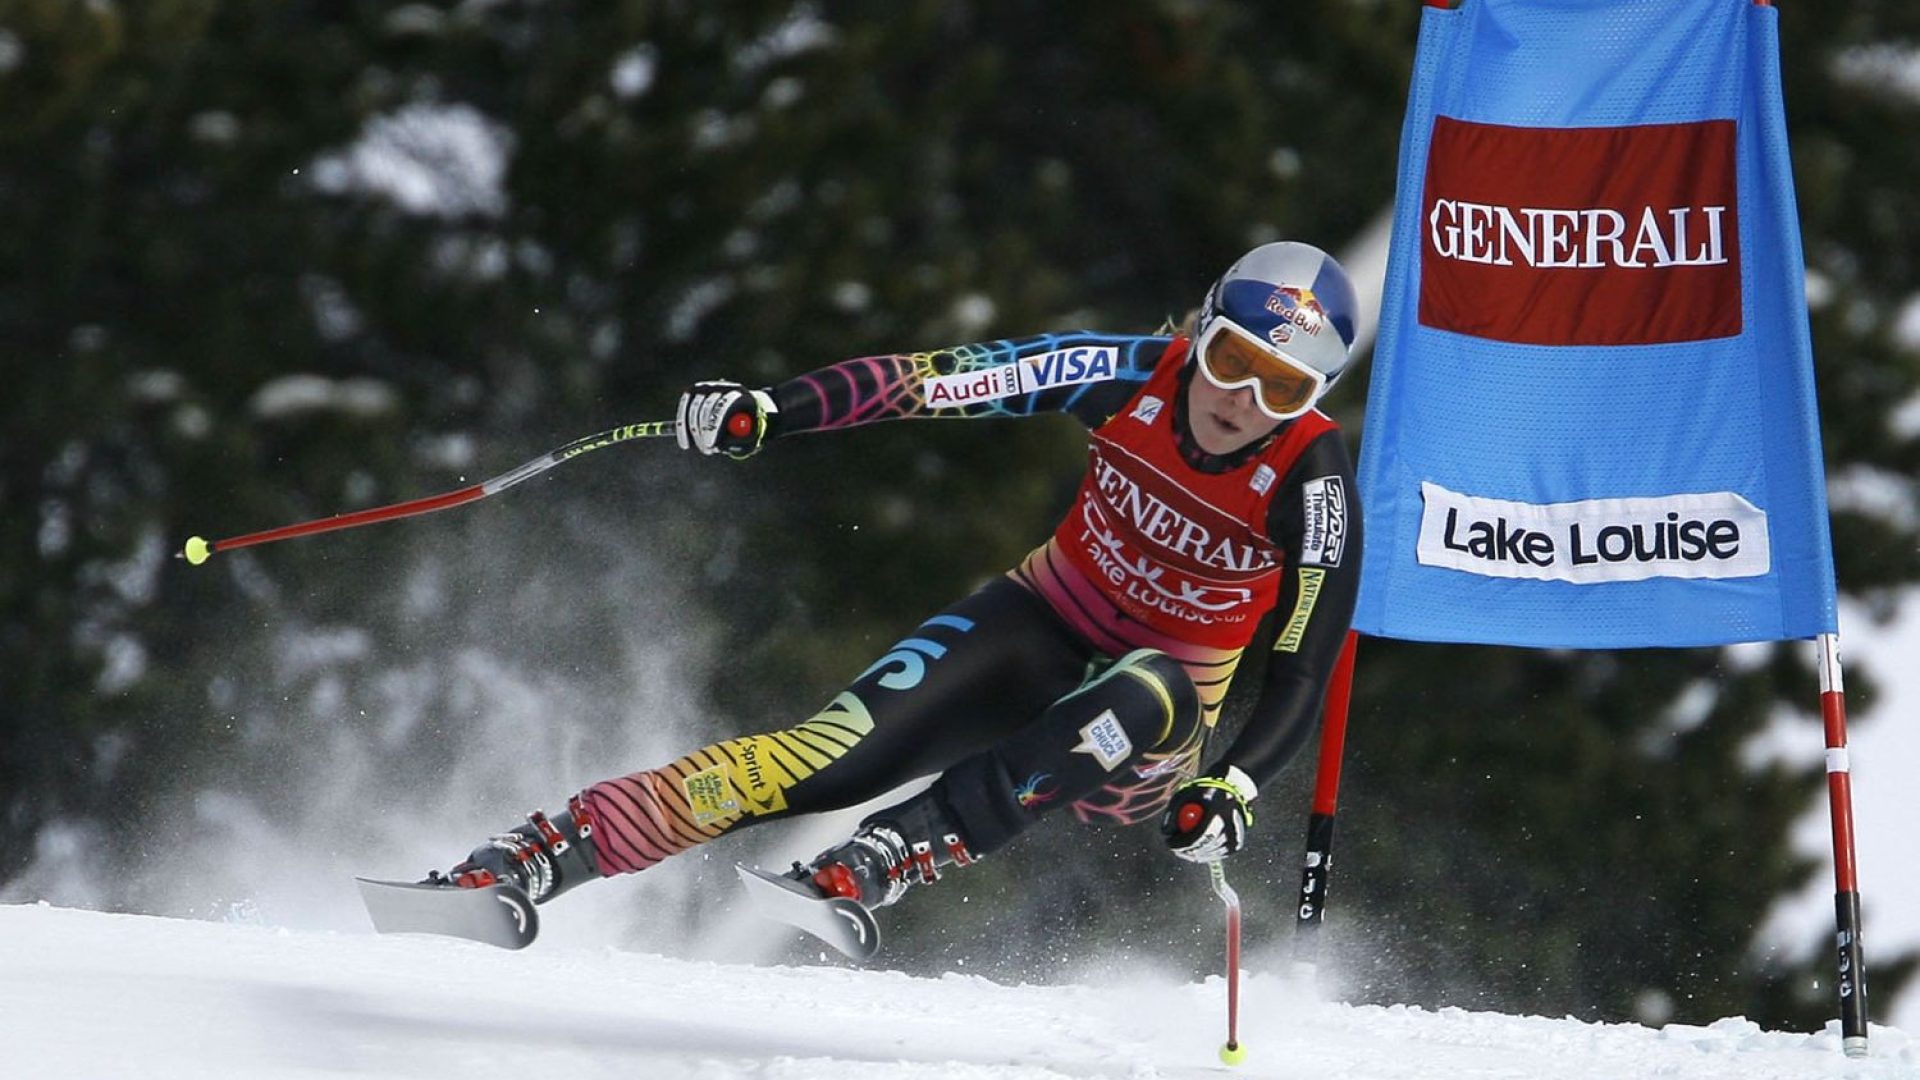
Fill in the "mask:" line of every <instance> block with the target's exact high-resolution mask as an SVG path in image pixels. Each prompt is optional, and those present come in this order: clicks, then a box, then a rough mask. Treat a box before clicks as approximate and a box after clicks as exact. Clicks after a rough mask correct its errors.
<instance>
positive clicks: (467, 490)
mask: <svg viewBox="0 0 1920 1080" xmlns="http://www.w3.org/2000/svg"><path fill="white" fill-rule="evenodd" d="M679 429H680V425H679V424H678V423H676V422H675V421H672V420H651V421H648V422H646V423H641V424H625V425H622V426H620V427H617V428H612V429H610V430H607V431H602V432H599V433H597V434H593V435H588V436H586V437H585V438H582V439H575V440H574V441H572V442H570V443H568V444H567V445H565V446H562V447H560V448H559V449H558V450H551V451H548V452H547V453H545V454H542V455H541V456H539V457H537V458H535V459H533V460H532V461H529V462H527V463H526V464H524V465H521V466H519V467H517V468H514V469H512V470H510V471H508V472H504V473H501V474H500V475H499V476H496V477H494V478H493V479H491V480H487V481H485V482H483V483H479V484H474V485H473V486H471V487H464V488H460V489H459V490H457V491H449V492H446V493H444V494H441V495H429V496H427V497H426V498H423V499H412V500H409V501H407V502H401V503H394V504H393V505H391V506H376V507H374V508H373V509H371V510H356V511H354V512H353V513H350V514H335V515H334V516H333V517H327V518H320V519H318V520H316V521H303V522H299V523H297V524H293V525H283V526H281V527H280V528H277V529H268V530H266V531H265V532H257V533H248V534H246V535H245V536H234V537H229V538H228V539H225V540H211V541H210V540H206V539H203V538H201V537H198V536H192V537H188V538H187V543H186V546H185V547H183V548H182V549H181V550H180V552H179V553H178V554H177V555H176V556H175V558H183V559H185V560H187V561H188V562H189V563H192V564H193V565H194V566H199V565H200V564H201V563H203V562H206V561H207V559H209V558H210V557H212V556H213V554H214V553H215V552H219V551H232V550H235V549H236V548H243V547H252V546H253V545H255V544H271V543H273V542H274V541H276V540H291V539H293V538H294V537H296V536H312V535H314V534H315V533H324V532H333V531H334V530H336V529H352V528H356V527H358V526H361V525H372V524H373V523H375V522H378V521H395V520H398V519H400V518H406V517H413V516H415V515H417V514H430V513H432V512H433V511H435V510H446V509H450V508H452V507H455V506H464V505H466V504H467V503H470V502H477V501H478V500H480V499H484V498H486V497H487V496H489V495H497V494H499V493H500V492H502V491H505V490H507V489H508V488H510V487H512V486H513V485H515V484H517V483H519V482H520V481H522V480H526V479H529V478H531V477H535V476H538V475H540V474H541V473H543V472H546V471H547V470H548V469H551V468H553V467H554V466H555V465H558V464H560V463H561V462H564V461H571V460H573V459H574V458H577V457H579V456H580V455H581V454H584V453H587V452H588V451H591V450H598V449H600V448H601V447H603V446H612V445H614V444H615V443H623V442H628V441H630V440H633V439H655V438H662V437H665V436H669V435H673V434H675V433H676V432H678V431H679Z"/></svg>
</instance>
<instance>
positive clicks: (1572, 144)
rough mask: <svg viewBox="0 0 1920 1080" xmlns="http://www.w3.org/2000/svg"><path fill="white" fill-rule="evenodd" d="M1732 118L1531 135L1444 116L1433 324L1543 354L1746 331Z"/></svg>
mask: <svg viewBox="0 0 1920 1080" xmlns="http://www.w3.org/2000/svg"><path fill="white" fill-rule="evenodd" d="M1734 169H1735V165H1734V125H1733V121H1731V120H1707V121H1703V122H1700V123H1693V124H1647V125H1641V126H1635V127H1608V128H1522V127H1505V126H1501V125H1497V124H1476V123H1471V122H1468V121H1465V120H1455V119H1452V118H1450V117H1445V116H1439V117H1435V118H1434V121H1433V138H1432V141H1431V143H1430V145H1429V149H1428V153H1427V181H1426V191H1425V194H1424V196H1423V199H1422V202H1421V208H1422V211H1423V213H1422V217H1421V223H1422V234H1423V235H1422V242H1421V249H1420V322H1421V324H1422V325H1424V326H1430V327H1433V328H1435V329H1438V330H1450V331H1454V332H1456V333H1461V334H1472V335H1474V336H1475V337H1483V338H1492V339H1494V340H1497V341H1512V342H1519V343H1523V344H1529V345H1651V344H1657V343H1661V342H1672V341H1699V340H1702V339H1705V338H1718V337H1731V336H1733V335H1735V334H1738V333H1739V332H1740V326H1741V319H1740V243H1739V232H1740V230H1739V208H1738V206H1737V205H1736V203H1737V198H1738V197H1737V184H1736V179H1735V171H1734Z"/></svg>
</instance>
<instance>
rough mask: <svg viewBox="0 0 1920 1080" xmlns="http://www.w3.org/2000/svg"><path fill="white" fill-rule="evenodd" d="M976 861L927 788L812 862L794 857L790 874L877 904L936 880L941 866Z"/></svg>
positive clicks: (828, 892) (827, 892)
mask: <svg viewBox="0 0 1920 1080" xmlns="http://www.w3.org/2000/svg"><path fill="white" fill-rule="evenodd" d="M976 861H977V860H976V858H975V857H974V856H973V855H972V854H971V853H969V852H968V851H967V844H966V840H965V839H963V838H962V837H961V835H960V832H959V830H958V829H957V828H955V827H954V826H953V825H952V824H951V823H950V822H949V820H948V816H947V815H946V814H945V813H943V812H941V810H940V807H939V806H938V805H937V804H936V803H935V801H934V799H933V796H932V793H931V792H923V793H921V794H920V795H918V796H915V797H914V798H912V799H909V800H907V801H906V802H904V803H902V804H900V805H899V806H896V807H892V808H891V809H887V810H882V811H880V812H879V813H877V814H875V815H874V816H872V817H870V818H868V819H867V820H865V821H863V822H861V823H860V828H859V829H858V830H857V831H855V832H854V834H853V836H852V837H851V838H850V839H848V840H847V841H846V842H845V843H842V844H839V845H837V846H835V847H831V848H828V849H827V850H826V851H823V852H821V853H820V855H819V856H818V857H816V858H815V859H814V860H813V861H812V862H811V863H807V864H805V865H801V864H800V863H794V864H793V869H792V870H790V871H788V872H787V876H788V877H790V878H792V879H794V880H796V881H806V882H811V883H812V884H813V887H814V888H815V889H818V890H819V891H820V895H822V896H828V897H832V896H844V897H846V898H847V899H849V900H853V901H856V902H857V903H859V904H860V906H862V907H865V908H868V909H872V908H877V907H886V906H887V905H888V904H891V903H894V902H895V901H897V900H899V899H900V897H901V896H903V895H904V894H905V893H906V891H907V887H908V886H910V885H913V884H915V883H920V884H931V883H932V882H934V881H937V880H938V879H939V877H940V875H939V873H938V872H937V869H936V868H938V867H942V866H966V865H968V864H970V863H973V862H976Z"/></svg>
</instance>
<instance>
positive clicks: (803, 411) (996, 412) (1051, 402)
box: [679, 333, 1172, 457]
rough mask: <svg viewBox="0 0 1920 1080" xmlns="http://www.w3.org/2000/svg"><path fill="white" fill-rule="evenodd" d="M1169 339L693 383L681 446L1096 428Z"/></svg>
mask: <svg viewBox="0 0 1920 1080" xmlns="http://www.w3.org/2000/svg"><path fill="white" fill-rule="evenodd" d="M1171 341H1172V339H1171V338H1166V337H1137V336H1131V335H1118V334H1094V333H1069V334H1041V335H1037V336H1035V337H1028V338H1016V339H1006V340H1001V341H989V342H981V343H978V344H973V345H957V346H954V347H953V348H948V349H937V350H934V351H932V352H924V353H903V354H897V355H888V356H869V357H862V358H860V359H857V360H844V361H841V362H840V363H837V364H833V365H831V366H829V367H825V368H821V369H820V370H818V371H813V372H809V373H807V374H805V375H801V376H799V377H797V378H793V379H789V380H787V381H786V382H783V383H780V384H779V385H777V386H772V387H768V388H765V389H760V390H751V389H748V388H746V387H744V386H741V385H740V384H738V383H733V382H703V383H697V384H695V385H694V386H693V387H692V388H691V389H690V390H688V391H687V393H686V394H685V395H684V396H683V397H682V398H681V401H680V411H679V421H680V445H681V446H682V447H686V448H689V449H698V450H700V451H701V452H702V453H709V454H712V453H724V454H727V455H729V456H732V457H746V456H748V455H750V454H752V453H754V452H755V451H757V450H758V449H759V448H760V446H761V444H762V443H764V442H765V440H766V439H768V438H770V437H773V436H778V435H794V434H799V433H801V432H807V431H828V430H832V429H836V428H846V427H855V426H858V425H861V424H871V423H874V422H877V421H880V420H903V419H912V418H922V417H924V418H958V419H971V418H978V417H1017V416H1031V415H1034V414H1035V413H1049V412H1065V413H1069V414H1071V415H1073V416H1075V417H1077V418H1078V419H1080V421H1081V422H1082V423H1085V424H1086V425H1087V426H1088V427H1096V426H1098V425H1099V424H1101V423H1103V422H1105V421H1106V419H1107V418H1108V417H1110V416H1112V415H1113V413H1114V412H1116V411H1118V410H1119V408H1120V407H1121V406H1122V405H1123V404H1125V403H1126V401H1127V399H1129V398H1131V397H1132V396H1133V394H1134V392H1135V391H1136V390H1138V389H1139V387H1140V384H1141V383H1143V382H1145V381H1146V380H1147V378H1148V377H1149V376H1150V375H1152V373H1153V368H1154V365H1155V364H1156V363H1157V362H1158V361H1159V360H1160V357H1161V356H1162V354H1164V353H1165V352H1166V349H1167V347H1168V345H1169V344H1170V343H1171Z"/></svg>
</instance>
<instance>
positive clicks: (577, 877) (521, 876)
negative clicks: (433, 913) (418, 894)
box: [425, 797, 600, 904]
mask: <svg viewBox="0 0 1920 1080" xmlns="http://www.w3.org/2000/svg"><path fill="white" fill-rule="evenodd" d="M599 876H600V866H599V860H598V859H597V858H596V857H595V855H594V850H593V820H592V818H591V817H589V816H588V814H587V808H586V807H585V806H583V805H582V804H581V802H580V800H579V798H577V797H576V798H573V799H570V800H568V802H567V811H566V813H563V814H561V815H559V816H558V817H554V818H549V817H547V815H546V814H544V813H542V812H541V811H538V810H535V811H534V812H533V813H531V814H528V815H527V823H526V824H525V825H521V826H517V827H516V828H514V829H513V830H512V831H511V832H505V833H501V834H499V835H498V836H495V837H494V838H493V839H491V840H488V841H487V842H486V843H485V844H482V845H481V846H479V847H477V848H474V849H473V853H472V854H471V855H468V856H467V858H466V861H464V862H462V863H460V864H459V865H457V866H455V867H454V868H453V869H452V870H450V871H448V872H447V873H444V874H443V873H441V872H440V871H438V870H435V871H433V872H432V873H430V874H428V875H427V880H426V882H425V884H428V885H446V886H451V887H457V888H462V889H482V888H485V887H487V886H488V885H493V884H495V883H498V882H505V883H507V884H509V885H514V886H517V887H518V888H519V889H520V890H521V891H522V892H524V893H526V894H527V896H528V898H529V899H531V900H532V901H533V902H534V903H536V904H544V903H546V902H547V901H549V900H551V899H553V898H554V897H556V896H559V895H560V894H561V893H563V892H566V891H567V890H568V889H571V888H573V887H574V886H576V885H578V884H580V883H581V882H583V881H588V880H591V879H593V878H597V877H599Z"/></svg>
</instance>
